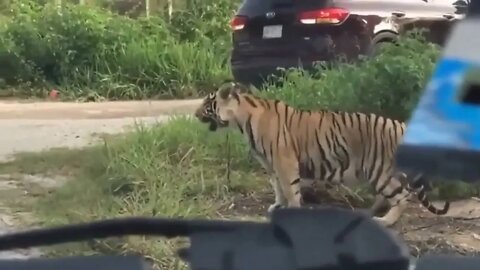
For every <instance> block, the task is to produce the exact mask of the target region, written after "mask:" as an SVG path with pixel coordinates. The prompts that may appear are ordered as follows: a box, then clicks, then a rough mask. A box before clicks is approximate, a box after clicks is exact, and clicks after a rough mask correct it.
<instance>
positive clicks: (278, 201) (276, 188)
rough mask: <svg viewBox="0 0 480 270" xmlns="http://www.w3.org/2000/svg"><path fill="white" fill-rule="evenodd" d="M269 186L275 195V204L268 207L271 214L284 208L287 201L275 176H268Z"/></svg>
mask: <svg viewBox="0 0 480 270" xmlns="http://www.w3.org/2000/svg"><path fill="white" fill-rule="evenodd" d="M270 184H271V185H272V188H273V192H274V193H275V202H274V203H273V204H271V205H270V206H269V207H268V212H269V213H271V212H273V210H275V209H278V208H281V207H285V206H286V205H287V199H286V198H285V196H284V195H283V192H282V187H281V186H280V183H279V181H278V178H277V177H275V175H271V176H270Z"/></svg>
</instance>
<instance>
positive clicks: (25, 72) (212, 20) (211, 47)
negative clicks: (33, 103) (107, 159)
mask: <svg viewBox="0 0 480 270" xmlns="http://www.w3.org/2000/svg"><path fill="white" fill-rule="evenodd" d="M237 4H238V3H237V2H236V1H233V2H231V1H227V0H220V1H213V0H206V1H199V2H195V5H196V6H195V8H191V9H190V10H179V11H175V12H174V14H173V20H172V21H167V20H166V19H164V17H162V16H161V15H158V16H152V17H149V18H144V17H141V18H138V19H132V18H129V17H125V16H120V15H117V14H114V13H112V12H110V11H108V10H106V9H102V8H99V7H95V6H80V5H73V4H68V3H66V4H65V5H64V6H63V7H62V8H61V9H58V7H56V6H55V5H53V4H48V3H47V4H45V5H40V4H38V3H37V2H35V1H28V0H20V1H18V2H13V3H12V5H11V6H12V14H11V16H9V17H7V19H6V23H4V24H2V25H1V26H0V62H2V67H0V78H1V79H2V80H3V81H4V82H5V83H6V84H7V85H10V86H14V87H19V88H24V89H28V90H30V93H32V94H38V95H41V94H42V93H43V91H41V90H42V89H49V88H52V87H55V88H57V89H58V90H60V92H61V93H62V96H64V97H73V98H74V97H77V96H85V95H88V94H89V93H91V92H94V93H95V94H96V95H99V96H103V97H106V98H110V99H141V98H150V97H163V98H168V97H180V98H183V97H190V96H198V95H201V94H203V93H205V92H204V91H205V90H206V89H208V90H209V89H212V88H214V87H215V86H216V85H217V84H218V83H220V82H221V81H223V80H225V79H227V78H229V77H230V76H231V73H230V69H229V65H228V59H229V46H230V35H229V33H230V32H229V31H230V30H229V28H228V27H229V25H228V20H229V19H230V17H231V16H232V15H233V13H234V11H235V9H236V7H237ZM192 6H193V4H192ZM37 89H38V93H35V90H37Z"/></svg>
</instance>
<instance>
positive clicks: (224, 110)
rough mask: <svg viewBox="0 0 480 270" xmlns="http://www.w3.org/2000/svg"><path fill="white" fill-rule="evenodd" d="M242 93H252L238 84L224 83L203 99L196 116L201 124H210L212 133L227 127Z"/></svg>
mask: <svg viewBox="0 0 480 270" xmlns="http://www.w3.org/2000/svg"><path fill="white" fill-rule="evenodd" d="M242 93H250V89H249V88H248V87H247V86H245V85H243V84H240V83H236V82H227V83H224V84H222V85H221V86H220V87H219V88H218V89H217V91H215V92H213V93H210V94H208V95H207V96H206V97H205V98H204V99H203V101H202V104H201V105H200V106H199V107H198V108H197V110H195V114H194V115H195V117H196V118H197V119H198V120H200V121H201V122H203V123H208V124H210V125H209V129H210V130H211V131H216V130H217V129H218V128H223V127H227V126H228V124H229V121H230V120H231V119H232V118H233V116H234V113H235V111H236V109H237V108H238V106H239V103H240V100H239V96H238V95H239V94H242Z"/></svg>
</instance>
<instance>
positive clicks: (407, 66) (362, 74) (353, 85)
mask: <svg viewBox="0 0 480 270" xmlns="http://www.w3.org/2000/svg"><path fill="white" fill-rule="evenodd" d="M438 56H439V49H438V48H437V46H436V45H434V44H432V43H428V42H426V41H425V40H424V39H423V38H422V37H421V36H420V35H418V34H416V33H411V34H409V35H408V36H404V37H402V38H401V39H400V41H399V45H393V44H387V45H385V47H383V50H382V53H381V54H380V55H379V56H377V57H375V58H373V59H368V60H364V61H362V62H360V63H357V64H338V66H336V67H334V68H330V69H323V68H322V67H318V69H317V71H315V72H313V73H306V72H304V71H302V70H295V69H294V70H287V71H286V72H285V75H284V76H282V77H280V78H279V79H280V81H281V86H277V85H278V84H273V83H272V84H270V85H267V87H266V90H267V91H266V92H264V93H262V94H263V95H264V96H267V97H274V98H278V99H281V100H285V101H287V102H289V103H290V104H291V105H294V106H298V107H300V108H304V109H331V110H344V111H359V112H372V113H379V114H381V115H384V116H389V117H392V118H395V119H400V120H406V119H407V118H408V116H409V114H410V112H411V110H412V109H413V108H414V107H415V106H416V104H417V102H418V99H419V95H420V94H421V93H422V91H423V88H424V87H425V84H426V82H427V81H428V79H429V78H430V75H431V74H432V71H433V68H434V67H435V63H436V60H437V58H438Z"/></svg>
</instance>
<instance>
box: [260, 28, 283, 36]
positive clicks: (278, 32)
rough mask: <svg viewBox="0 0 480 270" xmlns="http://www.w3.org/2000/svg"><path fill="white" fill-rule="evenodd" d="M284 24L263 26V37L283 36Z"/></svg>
mask: <svg viewBox="0 0 480 270" xmlns="http://www.w3.org/2000/svg"><path fill="white" fill-rule="evenodd" d="M281 37H282V25H267V26H264V27H263V38H265V39H266V38H281Z"/></svg>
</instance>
